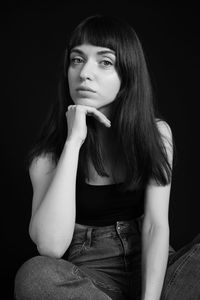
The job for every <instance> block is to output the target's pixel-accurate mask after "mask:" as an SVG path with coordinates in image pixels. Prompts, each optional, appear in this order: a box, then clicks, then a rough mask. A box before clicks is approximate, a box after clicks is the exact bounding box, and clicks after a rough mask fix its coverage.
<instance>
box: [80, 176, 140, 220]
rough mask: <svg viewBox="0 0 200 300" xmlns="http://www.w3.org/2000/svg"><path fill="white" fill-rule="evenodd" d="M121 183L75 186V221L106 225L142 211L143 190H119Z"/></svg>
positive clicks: (136, 216)
mask: <svg viewBox="0 0 200 300" xmlns="http://www.w3.org/2000/svg"><path fill="white" fill-rule="evenodd" d="M121 184H122V183H116V184H110V185H91V184H87V183H85V182H82V183H81V184H77V186H76V223H79V224H84V225H90V226H107V225H112V224H114V223H115V222H117V221H127V220H131V219H135V218H138V217H140V216H141V215H142V214H143V213H144V190H134V191H126V192H121V191H119V189H118V187H119V186H120V185H121Z"/></svg>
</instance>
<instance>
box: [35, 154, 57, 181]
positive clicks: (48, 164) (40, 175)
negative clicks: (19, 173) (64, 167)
mask: <svg viewBox="0 0 200 300" xmlns="http://www.w3.org/2000/svg"><path fill="white" fill-rule="evenodd" d="M54 170H55V163H54V162H53V159H52V155H51V154H45V155H41V156H38V157H36V158H34V159H33V161H32V163H31V165H30V167H29V175H30V179H31V182H32V185H33V186H35V185H36V184H37V183H38V182H41V180H43V179H44V178H45V177H46V178H48V177H52V176H53V173H54Z"/></svg>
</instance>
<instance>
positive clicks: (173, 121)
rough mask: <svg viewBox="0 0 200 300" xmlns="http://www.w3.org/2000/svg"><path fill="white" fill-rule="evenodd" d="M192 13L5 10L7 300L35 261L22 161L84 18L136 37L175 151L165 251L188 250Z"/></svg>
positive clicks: (152, 8) (72, 4)
mask: <svg viewBox="0 0 200 300" xmlns="http://www.w3.org/2000/svg"><path fill="white" fill-rule="evenodd" d="M197 12H198V9H197V7H194V6H192V3H191V2H190V6H188V5H186V4H185V5H184V4H182V6H181V7H180V6H178V5H175V4H171V5H170V4H162V5H161V4H159V5H158V4H157V5H156V4H155V2H154V3H153V2H152V3H151V2H150V1H148V4H147V3H145V2H142V1H138V2H134V1H130V2H128V1H120V2H119V3H118V4H117V3H116V2H115V1H113V2H112V1H105V2H104V1H101V2H100V1H97V2H96V4H95V3H94V2H93V1H91V2H85V1H81V3H78V2H76V1H66V2H64V1H63V2H59V1H55V2H51V4H49V3H47V2H42V1H40V3H36V2H35V1H34V2H30V1H29V2H28V1H27V2H26V3H25V2H24V3H23V2H13V3H12V2H9V4H7V5H6V7H4V8H3V9H2V10H1V31H2V32H1V41H2V43H1V75H2V77H1V78H2V80H1V83H3V84H2V88H1V118H0V119H1V124H2V126H1V151H2V154H1V158H2V162H1V183H2V185H1V213H2V216H1V221H2V224H1V231H2V232H1V249H2V256H1V260H2V262H1V268H0V272H1V276H2V278H3V281H2V280H1V282H3V287H4V288H5V291H6V295H7V296H6V297H4V299H12V296H11V295H12V292H13V279H14V275H15V273H16V270H17V269H18V268H19V266H20V265H21V264H22V263H23V262H24V261H25V260H26V259H28V258H29V257H31V256H33V255H35V254H37V251H36V248H35V246H34V244H33V243H32V242H31V240H30V238H29V236H28V224H29V220H30V213H31V200H32V187H31V183H30V179H29V176H28V174H27V172H26V171H25V167H24V159H25V156H26V154H27V151H28V148H29V146H30V144H31V143H32V141H33V139H34V137H35V135H36V133H37V131H38V130H39V128H40V126H41V124H42V121H43V119H44V118H45V116H46V112H47V109H48V107H49V104H50V102H51V101H53V99H54V97H56V93H57V82H58V71H59V64H60V57H61V55H62V53H63V51H64V48H65V45H66V37H67V36H68V33H69V32H71V30H72V28H74V26H75V25H76V24H77V23H79V22H80V21H81V20H82V19H83V18H85V17H86V16H89V15H90V14H94V13H106V14H112V15H115V16H118V17H122V18H124V19H125V20H127V21H128V22H129V23H130V24H132V25H133V27H134V28H135V29H136V32H137V33H138V35H139V37H140V39H141V41H142V44H143V46H144V50H145V53H146V56H147V59H148V64H149V66H150V69H151V75H152V78H153V82H154V86H155V90H156V98H157V103H158V107H159V109H160V112H161V113H162V114H163V116H164V117H165V118H166V120H167V121H168V122H169V124H170V126H171V128H172V131H173V134H174V139H175V143H176V147H177V164H176V167H175V169H174V175H173V183H172V193H171V201H170V227H171V244H172V245H173V246H174V247H175V248H177V249H178V248H179V247H181V246H183V245H184V244H185V243H187V242H189V241H190V240H191V239H192V238H193V237H194V236H195V235H196V234H197V233H198V232H199V231H200V218H199V208H200V204H199V194H198V192H199V176H198V175H199V174H198V173H199V156H198V155H199V153H198V151H199V143H198V139H199V106H198V104H199V101H200V99H199V85H200V84H199V79H200V77H199V70H200V57H199V50H200V47H199V33H200V32H199V23H198V15H197Z"/></svg>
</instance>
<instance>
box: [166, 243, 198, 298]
mask: <svg viewBox="0 0 200 300" xmlns="http://www.w3.org/2000/svg"><path fill="white" fill-rule="evenodd" d="M198 248H199V245H198V247H194V248H193V249H192V251H191V253H189V254H188V255H187V256H186V257H185V259H183V261H182V262H181V263H180V264H179V265H178V266H177V268H176V269H175V271H174V272H173V274H172V277H171V278H170V280H169V282H168V284H167V286H166V288H165V291H164V295H163V297H165V298H166V297H167V295H168V293H169V291H170V288H171V286H172V285H173V283H174V281H175V279H176V277H177V275H178V274H180V273H181V271H182V269H183V267H184V266H185V265H186V263H187V262H188V261H189V260H190V259H191V258H192V257H193V256H194V254H195V253H196V252H197V250H198Z"/></svg>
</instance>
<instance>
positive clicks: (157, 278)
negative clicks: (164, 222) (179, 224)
mask: <svg viewBox="0 0 200 300" xmlns="http://www.w3.org/2000/svg"><path fill="white" fill-rule="evenodd" d="M142 244H143V246H142V300H159V299H160V295H161V291H162V286H163V282H164V277H165V272H166V266H167V260H168V249H169V228H168V226H165V227H162V226H161V227H156V226H155V228H152V229H151V230H149V231H143V233H142Z"/></svg>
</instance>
